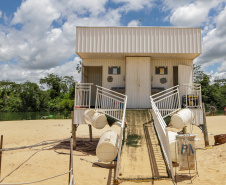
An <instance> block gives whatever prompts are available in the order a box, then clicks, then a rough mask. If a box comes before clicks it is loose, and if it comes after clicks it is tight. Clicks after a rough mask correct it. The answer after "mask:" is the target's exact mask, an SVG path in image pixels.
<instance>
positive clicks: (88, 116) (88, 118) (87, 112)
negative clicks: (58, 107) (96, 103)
mask: <svg viewBox="0 0 226 185" xmlns="http://www.w3.org/2000/svg"><path fill="white" fill-rule="evenodd" d="M95 113H96V112H95V111H94V110H93V109H87V110H85V112H84V113H83V121H84V122H85V123H87V124H90V125H92V118H93V116H94V114H95Z"/></svg>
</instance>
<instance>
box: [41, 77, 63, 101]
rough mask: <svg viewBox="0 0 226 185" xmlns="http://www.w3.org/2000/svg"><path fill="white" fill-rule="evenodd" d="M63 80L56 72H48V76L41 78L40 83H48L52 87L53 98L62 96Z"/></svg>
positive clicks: (51, 94) (51, 95)
mask: <svg viewBox="0 0 226 185" xmlns="http://www.w3.org/2000/svg"><path fill="white" fill-rule="evenodd" d="M61 80H62V78H61V77H59V76H58V75H56V74H53V73H51V74H48V75H47V77H45V78H43V79H40V81H39V83H40V84H46V85H47V86H48V88H50V97H51V99H54V98H56V97H57V96H60V91H61Z"/></svg>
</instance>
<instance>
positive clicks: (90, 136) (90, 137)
mask: <svg viewBox="0 0 226 185" xmlns="http://www.w3.org/2000/svg"><path fill="white" fill-rule="evenodd" d="M88 126H89V141H90V142H92V141H93V137H92V135H93V134H92V126H91V125H90V124H89V125H88Z"/></svg>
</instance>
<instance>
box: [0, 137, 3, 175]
mask: <svg viewBox="0 0 226 185" xmlns="http://www.w3.org/2000/svg"><path fill="white" fill-rule="evenodd" d="M2 146H3V135H1V142H0V149H2ZM1 172H2V151H0V179H1Z"/></svg>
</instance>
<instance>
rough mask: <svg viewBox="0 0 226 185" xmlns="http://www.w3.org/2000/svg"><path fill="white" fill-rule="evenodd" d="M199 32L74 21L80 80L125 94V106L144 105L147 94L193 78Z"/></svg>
mask: <svg viewBox="0 0 226 185" xmlns="http://www.w3.org/2000/svg"><path fill="white" fill-rule="evenodd" d="M201 38H202V37H201V28H178V27H77V28H76V53H77V55H78V56H79V57H81V59H82V72H81V82H82V83H93V84H94V85H99V86H102V87H105V88H108V89H111V90H114V91H117V92H120V93H124V94H126V95H127V96H128V102H127V108H150V106H151V104H150V95H153V94H155V93H157V92H161V91H163V90H165V89H167V88H170V87H173V86H175V85H183V84H191V83H192V82H193V60H194V59H195V58H196V57H197V56H199V55H200V54H201V51H202V39H201ZM94 88H95V87H93V89H92V91H91V92H92V97H95V93H96V91H95V89H94ZM94 104H95V99H94V98H92V100H91V105H94Z"/></svg>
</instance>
